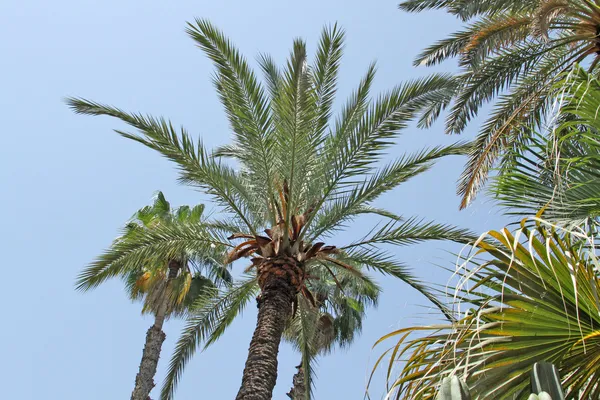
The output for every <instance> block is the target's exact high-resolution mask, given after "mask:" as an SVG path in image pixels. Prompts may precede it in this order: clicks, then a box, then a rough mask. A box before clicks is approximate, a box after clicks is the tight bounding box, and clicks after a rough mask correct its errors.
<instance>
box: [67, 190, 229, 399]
mask: <svg viewBox="0 0 600 400" xmlns="http://www.w3.org/2000/svg"><path fill="white" fill-rule="evenodd" d="M203 210H204V206H203V205H198V206H196V207H194V208H192V209H190V208H189V207H187V206H184V207H180V208H178V209H176V210H174V211H172V210H171V206H170V204H169V202H168V201H167V200H166V199H165V197H164V195H163V194H162V193H161V192H159V193H158V194H157V195H156V197H155V200H154V204H153V205H152V206H148V207H144V208H142V209H141V210H139V211H138V212H137V213H136V214H135V216H134V218H133V219H132V221H130V222H129V223H128V224H127V225H126V227H125V232H124V233H123V235H122V236H120V237H118V238H117V239H116V240H115V241H114V242H113V244H112V246H111V247H110V248H109V249H108V250H107V251H106V252H105V253H104V254H102V255H101V256H100V257H99V258H98V259H97V260H96V262H94V263H92V264H91V265H90V266H89V267H88V268H86V269H85V270H84V271H83V272H82V273H81V274H80V275H79V278H78V280H77V288H78V289H80V290H84V291H85V290H89V289H92V288H95V287H97V286H98V285H100V284H101V283H102V282H104V281H105V280H106V279H108V278H110V277H112V276H119V277H121V278H122V279H123V280H124V281H125V284H126V288H127V292H128V294H129V297H130V298H131V299H132V300H142V301H143V303H144V306H143V308H142V313H151V314H153V315H154V324H153V325H152V326H151V327H150V328H149V329H148V332H147V333H146V344H145V346H144V352H143V355H142V360H141V362H140V368H139V372H138V374H137V376H136V379H135V388H134V390H133V393H132V395H131V399H132V400H146V399H148V398H149V394H150V391H151V390H152V388H153V387H154V375H155V374H156V367H157V364H158V359H159V356H160V352H161V348H162V344H163V342H164V340H165V338H166V335H165V333H164V332H163V330H162V328H163V324H164V321H165V319H167V318H168V317H169V316H171V315H184V314H185V313H186V312H187V310H188V308H189V307H190V306H191V305H192V303H193V300H194V299H195V298H197V297H198V296H201V295H202V294H205V293H209V292H211V291H213V290H214V288H215V285H214V283H213V281H214V282H216V283H218V284H223V283H229V282H230V281H231V276H230V275H229V272H228V271H227V270H226V269H225V268H224V267H222V266H221V265H219V262H218V261H217V260H216V259H215V258H214V255H216V253H215V254H213V255H212V257H211V255H210V253H209V252H205V253H203V254H202V255H201V256H199V254H197V253H196V252H195V251H193V250H191V251H188V250H187V249H185V250H183V251H178V252H171V253H169V254H165V253H159V252H157V253H156V254H149V255H147V256H146V257H144V258H142V259H140V258H136V257H133V258H132V257H130V256H129V254H128V251H127V249H128V248H129V246H131V245H132V244H135V243H136V242H137V240H138V237H139V236H140V235H145V234H146V233H147V232H152V231H155V230H157V228H158V227H159V226H160V227H161V228H162V227H168V226H171V225H177V224H190V225H200V224H201V218H202V213H203ZM202 270H205V271H206V272H208V274H209V277H210V278H211V279H212V280H211V279H208V278H207V277H205V276H203V275H201V274H200V272H201V271H202Z"/></svg>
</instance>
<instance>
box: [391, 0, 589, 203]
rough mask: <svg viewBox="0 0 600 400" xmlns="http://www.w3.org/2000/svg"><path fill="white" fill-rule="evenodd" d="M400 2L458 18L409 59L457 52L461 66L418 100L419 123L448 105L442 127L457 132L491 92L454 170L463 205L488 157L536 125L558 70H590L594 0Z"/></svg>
mask: <svg viewBox="0 0 600 400" xmlns="http://www.w3.org/2000/svg"><path fill="white" fill-rule="evenodd" d="M400 8H401V9H403V10H406V11H410V12H420V11H424V10H428V9H443V10H446V11H447V12H449V13H451V14H453V15H455V16H457V17H458V18H460V19H461V20H463V21H465V23H466V26H465V27H464V28H463V29H462V30H460V31H458V32H456V33H453V34H451V35H450V36H449V37H448V38H446V39H443V40H441V41H439V42H437V43H436V44H434V45H432V46H430V47H429V48H427V49H425V50H424V51H423V53H421V54H420V55H419V56H418V57H417V58H416V60H415V65H435V64H438V63H441V62H443V61H445V60H448V59H451V58H458V60H459V64H460V67H461V69H460V71H459V73H457V74H456V75H455V76H454V77H452V78H449V79H447V80H446V81H445V82H443V83H442V82H440V86H439V87H438V88H437V89H436V93H435V95H433V94H432V96H431V97H430V99H429V104H428V105H427V106H426V107H424V112H423V115H422V116H421V120H420V125H421V126H429V125H430V124H431V123H432V122H433V121H434V120H435V119H436V118H437V117H438V116H439V114H440V112H441V110H443V109H445V108H447V107H450V113H449V115H448V118H447V120H446V130H447V132H448V133H460V132H462V131H463V130H464V129H465V127H466V126H467V124H468V123H469V122H470V121H471V120H472V119H473V118H474V117H475V116H476V115H478V114H479V113H480V110H481V107H482V106H483V105H484V104H485V103H487V102H490V101H492V100H494V99H495V100H496V101H495V104H494V109H493V111H492V113H491V116H490V117H489V118H488V119H487V121H486V122H485V123H484V124H483V126H482V128H481V131H480V133H479V135H478V137H477V140H476V142H475V145H474V147H473V152H472V154H471V156H470V159H469V161H468V163H467V166H466V169H465V171H464V173H463V176H462V177H461V181H460V184H459V193H460V194H461V195H462V196H463V200H462V203H461V207H462V208H464V207H466V206H467V205H468V203H469V202H470V201H471V200H472V199H473V197H474V196H475V194H476V192H477V191H478V189H479V188H480V187H481V186H482V184H483V183H484V182H485V180H486V179H487V175H488V173H489V171H490V168H492V166H493V165H494V163H495V162H496V161H497V160H498V159H499V158H502V156H503V155H504V154H505V152H506V151H507V150H510V149H512V148H514V147H515V146H516V147H517V148H518V147H519V146H520V145H522V144H523V143H526V141H527V140H528V139H529V138H530V134H531V131H532V130H535V129H536V127H541V126H543V124H544V122H545V120H546V117H547V111H548V110H549V109H550V108H551V105H552V103H553V101H554V100H555V98H556V97H555V93H554V92H555V90H556V83H557V82H559V81H560V80H561V79H562V74H563V72H565V71H569V70H570V69H571V68H572V66H573V65H575V64H577V63H579V62H585V63H587V64H588V65H589V69H590V70H591V71H597V67H598V61H600V40H599V39H598V32H600V1H598V0H502V1H495V0H493V1H490V0H470V1H464V0H442V1H438V0H406V1H404V2H402V3H401V4H400ZM486 114H487V112H486ZM524 127H525V129H524Z"/></svg>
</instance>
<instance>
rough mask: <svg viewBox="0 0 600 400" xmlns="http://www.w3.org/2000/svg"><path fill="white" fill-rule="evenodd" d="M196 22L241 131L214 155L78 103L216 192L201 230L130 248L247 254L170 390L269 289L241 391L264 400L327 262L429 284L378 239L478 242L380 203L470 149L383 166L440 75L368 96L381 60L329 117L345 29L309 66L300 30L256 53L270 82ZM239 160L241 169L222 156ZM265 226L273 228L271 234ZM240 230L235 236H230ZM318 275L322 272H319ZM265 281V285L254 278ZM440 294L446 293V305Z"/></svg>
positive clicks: (152, 238)
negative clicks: (288, 44) (375, 219)
mask: <svg viewBox="0 0 600 400" xmlns="http://www.w3.org/2000/svg"><path fill="white" fill-rule="evenodd" d="M188 33H189V34H190V36H191V37H192V38H193V39H194V40H195V41H196V43H197V44H198V45H199V47H200V48H201V49H202V50H204V51H205V53H206V54H207V55H208V56H209V58H211V59H212V60H213V61H214V64H215V66H216V74H215V76H214V83H215V87H216V89H217V92H218V94H219V97H220V99H221V102H222V104H223V106H224V108H225V111H226V113H227V117H228V119H229V122H230V126H231V129H232V131H233V137H234V142H233V144H232V145H229V146H224V147H222V148H220V149H218V151H217V152H216V153H209V152H208V151H207V150H206V149H205V148H204V146H203V145H202V143H201V142H198V143H197V144H194V142H193V140H192V139H191V137H190V136H189V135H188V133H187V132H186V131H185V130H183V129H181V130H180V131H179V130H176V129H175V128H174V126H173V125H172V124H171V123H170V122H168V121H166V120H164V119H156V118H152V117H146V116H143V115H140V114H128V113H126V112H124V111H122V110H120V109H117V108H113V107H109V106H105V105H102V104H99V103H94V102H90V101H87V100H82V99H70V100H69V105H70V106H71V107H72V108H73V109H74V110H75V111H76V112H78V113H81V114H89V115H109V116H113V117H116V118H118V119H120V120H122V121H124V122H126V123H127V124H129V125H130V126H132V127H134V128H136V129H137V130H138V133H137V134H134V133H127V132H123V131H118V133H119V134H121V135H122V136H124V137H126V138H129V139H132V140H135V141H138V142H140V143H142V144H144V145H146V146H148V147H150V148H153V149H155V150H157V151H158V152H160V153H161V154H163V155H164V156H165V157H167V158H169V159H170V160H172V161H174V162H175V163H176V164H177V165H178V167H179V170H180V174H181V175H180V179H181V181H182V182H184V183H186V184H189V185H192V186H194V187H196V188H199V189H201V190H203V191H205V192H206V193H208V194H209V195H211V196H212V197H213V199H214V200H215V203H216V205H217V206H219V207H220V209H221V211H222V212H223V216H224V217H223V218H222V219H221V220H218V221H209V222H208V223H207V226H206V228H203V229H199V228H198V227H196V226H176V227H171V226H168V227H164V228H162V229H158V230H156V231H153V232H152V234H144V235H140V236H139V237H137V239H138V240H137V243H136V245H135V246H134V245H132V246H130V247H127V249H126V250H127V251H128V252H129V253H130V254H134V255H135V256H136V257H142V256H144V255H147V254H151V253H152V252H153V251H155V250H157V249H158V250H161V249H162V250H164V249H167V248H169V249H171V250H172V251H179V250H183V249H188V250H189V249H194V251H196V252H198V253H199V254H201V253H203V252H204V251H207V250H209V249H210V246H211V245H217V246H220V245H224V246H228V247H230V248H231V252H230V256H229V260H234V259H236V258H248V257H250V256H251V257H252V267H253V269H252V270H251V271H249V272H250V273H249V274H248V275H247V276H246V278H243V279H242V280H241V281H240V282H238V283H236V284H235V285H233V287H232V288H230V289H227V290H224V291H220V292H219V293H217V294H216V297H215V296H212V295H211V296H201V298H200V299H199V300H198V301H197V303H196V306H197V309H196V311H195V315H194V316H193V317H192V318H191V319H190V320H189V322H188V325H187V327H186V329H185V330H184V333H183V336H182V338H181V340H180V341H179V343H178V345H177V348H176V351H175V355H174V358H173V360H172V361H171V366H170V371H169V374H168V376H167V385H166V386H165V389H164V390H163V398H165V399H166V398H170V397H171V395H172V390H173V387H174V386H173V384H174V383H175V382H176V381H177V380H178V379H179V377H180V375H181V371H182V369H183V366H184V365H185V362H186V361H187V360H188V359H189V357H190V356H191V354H192V353H193V352H194V351H195V349H196V347H197V346H198V345H199V344H200V343H202V342H205V345H207V344H211V343H213V342H214V341H215V340H216V339H217V338H218V337H219V336H220V335H221V334H222V333H223V331H224V330H225V328H226V327H227V326H228V325H229V323H230V322H231V321H232V320H233V319H234V318H235V316H236V315H237V314H238V312H239V311H240V310H241V309H242V308H243V307H244V306H245V305H246V304H247V303H248V301H249V300H250V299H251V298H253V297H254V296H255V295H256V292H257V290H260V307H259V318H258V319H259V321H258V324H257V329H256V331H255V335H254V338H253V341H252V344H251V348H250V356H249V359H248V362H247V364H246V369H245V374H244V378H243V385H242V387H241V389H240V393H239V395H238V399H259V398H260V399H268V398H270V396H271V392H272V389H273V386H274V385H275V374H276V370H277V368H276V367H277V351H278V347H279V341H280V339H281V335H282V333H283V330H284V328H285V326H286V324H287V321H288V319H289V318H290V317H291V316H292V304H293V303H295V302H296V301H297V294H298V293H301V294H302V295H303V296H305V297H306V298H307V299H308V300H309V302H310V299H311V297H313V296H312V295H311V294H310V291H309V290H307V288H308V286H307V284H306V283H307V282H310V277H311V276H314V275H317V274H315V273H314V272H313V270H323V271H325V273H326V274H329V273H330V272H331V275H332V276H343V275H347V276H354V277H355V278H356V279H359V280H360V279H363V280H364V279H366V278H365V275H364V274H363V272H362V271H364V270H375V271H380V272H382V273H384V274H388V275H392V276H394V277H397V278H400V279H402V280H404V281H405V282H407V283H409V284H410V285H411V286H413V287H414V288H416V289H417V290H420V291H421V292H422V293H424V294H426V295H427V296H428V297H429V298H430V299H431V300H432V301H434V302H437V300H436V299H435V298H434V297H433V296H432V295H431V294H429V292H428V290H427V287H426V286H424V285H422V284H421V283H420V282H418V281H417V280H416V279H414V277H412V276H411V275H410V274H409V273H408V271H407V269H406V268H405V267H404V266H402V265H401V264H399V263H398V262H396V261H394V260H393V259H392V258H391V257H390V256H389V254H387V253H386V252H384V251H381V250H377V246H378V245H382V244H399V245H400V244H411V243H416V242H420V241H423V240H436V239H452V240H456V241H464V240H468V239H469V235H468V233H467V232H466V231H464V230H460V229H455V228H452V227H450V226H446V225H441V224H435V223H423V222H421V221H419V220H416V219H406V220H405V219H402V218H401V217H398V216H396V215H394V214H393V213H390V212H388V211H386V210H381V209H378V208H374V207H373V206H372V203H373V202H374V201H375V200H376V199H377V198H378V197H379V196H381V195H382V194H384V193H386V192H388V191H390V190H392V189H394V188H395V187H396V186H398V185H400V184H401V183H403V182H405V181H407V180H408V179H410V178H412V177H414V176H416V175H418V174H420V173H422V172H424V171H426V170H428V169H429V168H430V167H431V166H432V165H433V163H434V162H435V160H437V159H439V158H441V157H444V156H447V155H453V154H464V153H465V151H466V149H467V147H466V146H464V145H453V146H449V147H445V148H433V149H430V150H427V151H423V152H420V153H417V154H415V155H410V156H405V157H401V158H399V159H397V160H396V161H394V162H392V163H389V164H387V165H385V166H383V167H382V168H377V167H376V164H377V163H378V162H379V161H381V159H382V156H383V155H384V152H385V150H386V149H387V148H389V146H390V145H391V144H392V142H393V139H395V138H396V137H397V136H398V134H399V132H400V131H401V130H402V129H403V128H404V127H406V125H407V124H408V123H409V121H410V120H411V119H412V118H413V117H414V115H415V113H416V112H417V110H419V109H420V108H421V107H422V105H423V103H424V101H426V100H427V99H428V98H429V96H431V93H432V92H435V90H434V88H435V87H436V86H437V83H438V82H439V81H441V80H443V79H444V77H441V76H434V77H430V78H427V79H421V80H418V81H415V82H412V83H409V84H406V85H403V86H399V87H397V88H395V89H393V90H392V91H390V92H388V93H386V94H383V95H381V96H379V97H378V98H377V99H376V100H372V99H371V98H370V87H371V84H372V82H373V78H374V75H375V68H374V67H373V66H372V67H370V68H369V69H368V71H367V73H366V75H365V77H364V78H363V80H362V81H361V82H360V84H359V86H358V88H357V89H356V91H355V92H354V93H353V95H352V96H351V97H350V99H349V100H348V102H347V103H346V105H345V106H344V108H343V109H342V112H341V114H340V115H339V116H338V117H337V118H336V119H335V121H334V122H331V121H330V120H331V119H332V104H333V100H334V96H335V92H336V81H337V72H338V69H339V66H340V58H341V54H342V45H343V33H342V32H341V31H340V30H339V29H338V28H337V27H334V28H332V29H326V30H325V31H324V32H323V35H322V37H321V41H320V43H319V46H318V49H317V55H316V59H315V62H314V64H313V65H309V63H308V60H307V53H306V46H305V43H304V42H303V41H302V40H295V41H294V45H293V49H292V52H291V55H290V58H289V60H288V62H287V64H286V65H285V66H284V68H282V69H280V68H279V67H277V66H276V65H275V64H274V63H273V61H272V59H271V58H270V57H268V56H261V57H260V59H259V64H260V67H261V69H262V71H263V72H264V74H265V81H264V86H263V83H261V82H259V80H258V78H257V77H256V76H255V74H254V73H253V72H252V71H251V69H250V68H249V66H248V64H247V62H246V60H245V59H244V58H243V57H242V56H241V55H240V54H239V53H238V51H237V50H236V49H235V48H234V47H233V46H232V44H231V43H230V42H229V41H228V40H227V39H226V38H225V37H224V36H223V34H222V33H221V32H219V31H218V30H217V29H215V28H214V27H213V26H212V25H211V24H210V23H208V22H206V21H203V20H197V21H196V23H195V24H190V25H189V27H188ZM227 160H231V161H233V163H235V164H234V165H236V168H238V169H234V168H233V167H232V166H230V165H229V164H227V163H226V161H227ZM364 214H371V215H378V216H380V217H381V218H382V219H384V220H387V221H389V222H386V223H384V224H383V225H382V226H381V227H380V228H379V229H377V230H374V231H372V232H371V233H370V234H368V235H367V236H366V237H364V238H362V239H360V240H358V241H356V242H354V243H350V244H347V245H342V246H337V247H334V246H333V245H331V244H330V245H325V244H322V242H324V241H325V240H321V239H328V238H330V237H331V235H332V234H333V233H334V232H336V231H337V230H340V229H343V228H344V227H346V226H347V225H348V224H349V223H351V222H352V221H353V220H354V219H355V218H357V217H358V216H360V215H364ZM262 232H265V235H263V234H262ZM227 237H228V238H231V240H238V239H243V240H244V242H242V243H241V244H237V245H233V244H230V242H229V241H228V240H227ZM319 275H322V274H319ZM257 283H258V286H259V288H258V289H257ZM438 304H439V303H438Z"/></svg>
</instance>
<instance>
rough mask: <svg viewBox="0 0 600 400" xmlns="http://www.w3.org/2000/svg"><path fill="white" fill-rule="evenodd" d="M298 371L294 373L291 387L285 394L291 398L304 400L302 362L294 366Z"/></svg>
mask: <svg viewBox="0 0 600 400" xmlns="http://www.w3.org/2000/svg"><path fill="white" fill-rule="evenodd" d="M296 368H297V369H298V372H296V374H295V375H294V379H293V380H292V384H293V386H292V389H291V390H290V391H289V393H287V396H288V397H289V398H290V399H292V400H305V399H306V382H305V381H304V368H302V363H300V365H298V366H297V367H296Z"/></svg>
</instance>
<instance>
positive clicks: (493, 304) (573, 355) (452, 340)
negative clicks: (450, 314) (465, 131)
mask: <svg viewBox="0 0 600 400" xmlns="http://www.w3.org/2000/svg"><path fill="white" fill-rule="evenodd" d="M591 243H593V240H592V239H590V238H589V237H585V236H584V235H580V234H570V233H569V232H565V231H562V230H560V231H558V230H557V231H555V230H553V229H552V228H551V227H550V226H547V225H545V224H540V225H539V226H538V228H537V229H536V230H533V231H530V230H528V229H526V228H522V229H520V230H519V231H517V233H516V234H515V235H513V234H511V233H510V232H509V230H508V229H504V230H502V231H499V232H496V231H491V232H488V234H487V242H486V241H480V242H479V243H478V244H477V247H476V254H475V255H474V256H472V258H471V257H469V258H468V259H466V261H465V263H464V264H463V267H464V269H463V270H462V274H461V276H462V279H461V282H460V284H459V286H458V289H457V293H456V296H457V297H456V299H457V300H458V304H461V305H463V306H465V307H466V308H468V310H467V312H466V313H465V314H464V317H462V318H461V319H460V320H459V321H458V322H456V323H455V324H451V325H443V324H442V325H434V326H424V327H414V328H408V329H402V330H399V331H396V332H393V333H391V334H389V335H387V337H385V338H383V339H387V338H398V342H397V344H396V345H395V346H393V347H392V349H390V350H388V353H387V354H389V352H391V353H392V360H391V361H390V363H391V364H390V368H391V366H392V365H393V364H392V363H395V362H397V361H399V360H403V361H404V360H406V361H405V364H404V367H403V368H402V372H401V373H400V376H399V377H398V378H397V379H396V380H394V381H393V383H392V391H395V398H411V399H412V398H419V399H433V398H434V396H435V393H436V390H437V387H438V385H439V383H440V382H441V380H442V378H444V377H448V376H451V375H461V376H462V377H463V378H464V379H466V382H467V384H468V386H469V387H470V389H471V393H472V395H474V397H475V398H476V399H513V398H514V399H526V398H527V397H528V396H529V392H530V388H529V374H530V372H531V369H532V367H533V365H534V363H536V362H538V361H547V362H551V363H553V364H555V365H556V366H557V367H558V370H559V372H560V376H561V379H562V384H563V388H564V389H565V390H566V391H567V395H566V398H580V399H597V398H600V384H599V382H600V362H599V360H600V301H599V298H598V290H599V289H600V279H599V276H600V275H599V273H598V267H599V266H600V264H598V260H597V253H596V251H595V249H593V248H592V249H590V246H589V245H590V244H591ZM464 311H465V310H463V312H464ZM413 333H414V334H417V335H423V334H427V336H424V337H423V336H422V337H419V338H415V339H409V337H410V335H411V334H413ZM383 339H382V340H383ZM389 378H390V375H389V373H388V379H389Z"/></svg>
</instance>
